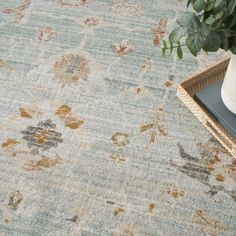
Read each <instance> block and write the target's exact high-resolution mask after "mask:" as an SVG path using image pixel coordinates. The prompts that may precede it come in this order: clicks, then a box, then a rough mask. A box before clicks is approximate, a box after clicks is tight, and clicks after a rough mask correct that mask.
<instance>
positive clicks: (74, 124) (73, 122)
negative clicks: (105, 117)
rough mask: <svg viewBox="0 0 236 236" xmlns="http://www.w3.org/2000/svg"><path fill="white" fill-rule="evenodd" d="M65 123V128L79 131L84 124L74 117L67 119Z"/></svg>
mask: <svg viewBox="0 0 236 236" xmlns="http://www.w3.org/2000/svg"><path fill="white" fill-rule="evenodd" d="M64 122H65V126H66V127H69V128H71V129H78V128H79V127H80V126H81V125H82V124H84V121H82V120H78V119H77V118H74V117H66V118H65V119H64Z"/></svg>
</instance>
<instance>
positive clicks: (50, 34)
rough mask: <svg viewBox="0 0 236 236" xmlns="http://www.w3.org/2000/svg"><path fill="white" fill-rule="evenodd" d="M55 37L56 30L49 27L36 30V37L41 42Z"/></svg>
mask: <svg viewBox="0 0 236 236" xmlns="http://www.w3.org/2000/svg"><path fill="white" fill-rule="evenodd" d="M55 37H56V32H55V31H54V30H53V29H52V28H51V27H45V28H43V29H40V30H39V32H38V39H39V40H40V41H42V42H47V41H49V40H51V39H54V38H55Z"/></svg>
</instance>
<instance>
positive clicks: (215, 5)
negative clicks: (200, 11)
mask: <svg viewBox="0 0 236 236" xmlns="http://www.w3.org/2000/svg"><path fill="white" fill-rule="evenodd" d="M222 1H223V0H216V1H215V4H214V7H215V8H217V7H218V6H219V5H220V4H221V3H222Z"/></svg>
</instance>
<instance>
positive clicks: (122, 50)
mask: <svg viewBox="0 0 236 236" xmlns="http://www.w3.org/2000/svg"><path fill="white" fill-rule="evenodd" d="M134 48H135V47H134V46H133V45H132V44H130V42H129V40H122V41H120V42H116V43H114V44H113V45H112V49H113V52H115V53H116V54H117V55H118V56H124V55H126V54H128V53H130V52H132V51H134Z"/></svg>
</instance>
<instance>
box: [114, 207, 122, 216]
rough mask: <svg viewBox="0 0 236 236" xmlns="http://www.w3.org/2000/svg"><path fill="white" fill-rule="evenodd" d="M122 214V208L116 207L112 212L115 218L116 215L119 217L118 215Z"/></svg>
mask: <svg viewBox="0 0 236 236" xmlns="http://www.w3.org/2000/svg"><path fill="white" fill-rule="evenodd" d="M124 212H125V209H124V208H122V207H116V208H115V209H114V211H113V213H114V216H117V215H119V214H121V213H124Z"/></svg>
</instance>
